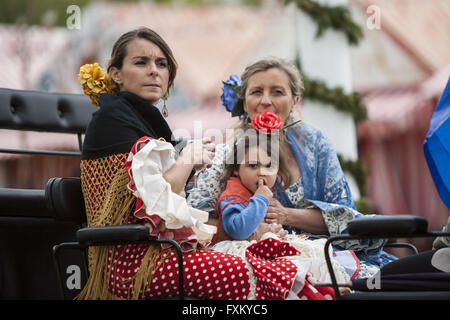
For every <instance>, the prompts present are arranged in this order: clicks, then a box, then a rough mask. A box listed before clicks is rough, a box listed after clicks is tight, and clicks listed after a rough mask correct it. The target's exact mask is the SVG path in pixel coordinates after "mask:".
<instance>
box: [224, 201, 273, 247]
mask: <svg viewBox="0 0 450 320" xmlns="http://www.w3.org/2000/svg"><path fill="white" fill-rule="evenodd" d="M230 201H231V200H224V201H222V202H221V203H220V208H223V207H224V206H225V205H226V204H227V203H229V202H230ZM268 206H269V200H267V198H265V197H264V196H262V195H260V194H255V195H254V196H253V197H251V198H250V202H249V204H248V206H247V207H246V206H245V205H244V204H243V203H232V204H229V205H228V206H227V207H226V208H225V210H223V212H222V226H223V229H224V230H225V232H226V233H227V234H228V235H229V236H230V237H231V238H233V239H234V240H245V239H247V238H248V237H250V236H251V235H252V233H253V232H255V230H256V228H257V227H258V225H259V224H260V223H261V222H262V221H263V219H264V217H265V215H266V212H267V207H268Z"/></svg>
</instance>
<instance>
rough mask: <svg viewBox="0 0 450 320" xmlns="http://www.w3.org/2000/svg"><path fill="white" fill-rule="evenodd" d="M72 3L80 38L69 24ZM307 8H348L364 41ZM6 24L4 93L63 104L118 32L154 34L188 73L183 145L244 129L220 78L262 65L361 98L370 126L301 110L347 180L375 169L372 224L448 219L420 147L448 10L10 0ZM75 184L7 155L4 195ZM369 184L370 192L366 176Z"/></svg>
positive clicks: (52, 142)
mask: <svg viewBox="0 0 450 320" xmlns="http://www.w3.org/2000/svg"><path fill="white" fill-rule="evenodd" d="M74 2H75V3H76V5H77V6H78V8H79V9H80V10H79V11H80V14H81V15H80V19H79V23H80V24H79V28H78V29H77V28H71V27H70V26H69V22H73V21H72V20H70V21H69V19H73V14H74V11H69V10H68V8H69V6H70V5H72V4H73V3H74ZM305 4H306V5H308V4H309V5H311V4H314V5H317V6H319V8H322V9H321V10H322V12H319V13H318V14H320V13H328V11H327V8H330V7H333V6H344V7H345V8H348V10H349V13H350V14H351V18H352V19H353V20H354V21H355V22H356V24H357V25H359V26H360V30H361V31H362V34H361V37H360V38H359V41H357V42H358V43H357V45H352V43H351V41H347V38H346V36H345V34H344V33H342V32H340V31H336V30H326V31H325V32H323V34H322V36H321V37H316V33H317V19H316V20H314V19H315V18H314V15H308V14H307V10H302V8H303V9H304V8H305V7H302V5H303V6H304V5H305ZM330 12H331V11H330ZM330 14H331V13H330ZM316 18H317V17H316ZM0 19H1V20H0V55H1V57H2V60H1V61H0V71H1V74H2V75H3V77H1V78H0V87H4V88H12V89H26V90H43V91H52V92H70V93H81V88H80V86H79V84H78V82H77V77H76V75H77V73H78V70H79V67H80V66H81V65H83V64H85V63H93V62H95V61H97V62H99V63H100V64H101V65H102V66H103V67H105V66H106V65H107V61H108V58H109V55H110V52H111V47H112V44H113V42H114V41H115V40H116V39H117V37H118V36H119V35H120V34H122V33H123V32H125V31H128V30H130V29H133V28H136V27H139V26H147V27H150V28H152V29H154V30H155V31H157V32H158V33H159V34H161V35H162V37H163V38H164V39H166V41H167V42H168V43H169V45H170V46H171V47H172V49H173V51H174V54H175V57H176V58H177V60H178V63H179V67H180V68H179V73H178V76H177V79H176V82H175V90H174V91H172V92H171V95H170V98H169V100H168V107H169V118H168V122H169V124H170V125H171V126H172V128H173V129H174V132H175V133H176V134H178V135H179V136H195V135H196V134H198V132H195V130H200V132H201V134H204V135H209V136H214V137H216V141H217V140H218V139H219V140H220V137H223V132H224V130H225V129H226V128H229V127H230V126H231V125H232V124H233V123H234V122H235V121H236V119H234V118H231V117H230V115H229V114H228V113H227V112H226V111H225V109H224V108H223V107H222V106H221V103H220V95H221V87H222V80H226V79H228V77H229V76H230V75H231V74H238V75H239V74H240V73H241V72H242V70H243V68H244V67H245V66H246V65H247V64H248V63H250V62H252V61H255V60H256V59H259V58H262V57H267V56H279V57H282V58H286V59H289V60H297V62H299V65H300V66H301V70H302V72H304V74H305V76H307V77H308V79H305V80H310V79H309V78H311V79H313V80H318V81H322V82H323V83H324V84H325V85H326V86H328V87H329V88H331V89H333V88H339V90H335V91H333V92H335V93H336V94H337V95H339V94H340V95H343V94H344V95H350V94H351V93H352V92H358V93H359V95H360V96H361V97H362V105H363V106H364V112H365V114H366V117H363V118H361V119H359V120H358V121H354V120H355V119H354V117H352V116H351V115H350V116H349V115H348V113H345V112H344V113H342V112H341V111H336V110H335V109H334V108H332V107H330V106H329V105H327V103H324V102H323V101H314V99H308V97H305V99H304V103H303V104H302V106H300V107H299V109H298V110H297V111H298V113H299V115H300V116H302V117H303V119H304V120H305V121H306V122H309V123H312V124H313V125H315V126H317V127H319V128H321V129H323V130H324V131H325V132H326V133H327V134H328V135H329V136H330V138H331V139H332V141H333V143H334V144H335V146H336V149H337V151H338V153H339V154H340V155H341V156H342V157H343V161H344V162H345V161H347V162H348V163H350V166H349V169H348V171H352V170H351V168H350V167H351V166H352V164H355V163H356V164H357V163H359V162H358V161H361V162H362V163H363V164H364V165H365V167H366V170H367V171H364V170H362V169H361V168H360V167H357V169H359V171H358V170H356V171H353V173H351V174H349V176H348V177H349V181H350V183H351V187H352V192H353V193H354V194H355V195H356V196H355V198H356V199H359V198H362V197H363V196H366V197H367V198H368V200H369V201H370V204H371V209H370V211H371V212H375V213H382V214H414V215H419V216H423V217H425V218H427V219H428V221H429V224H430V227H431V228H440V227H441V226H442V225H443V224H444V223H445V222H446V220H447V217H448V216H449V215H450V211H449V210H448V208H446V207H445V205H444V204H443V203H442V201H441V200H440V198H439V195H438V193H437V191H436V188H435V186H434V184H433V180H432V178H431V175H430V173H429V170H428V167H427V164H426V161H425V158H424V154H423V148H422V145H423V141H424V138H425V136H426V133H427V131H428V127H429V122H430V118H431V115H432V113H433V110H434V108H435V106H436V104H437V101H438V100H439V97H440V95H441V93H442V91H443V89H444V87H445V84H446V82H447V80H448V77H449V74H450V42H449V41H448V31H449V30H450V1H447V0H428V1H416V0H402V1H390V0H370V1H368V0H291V1H277V0H242V1H239V0H229V1H226V0H222V1H220V0H217V1H212V0H211V1H207V0H203V1H202V0H191V1H187V0H186V1H182V0H179V1H164V0H158V1H156V0H155V1H88V0H85V1H69V0H67V1H66V0H58V1H56V0H54V1H52V0H46V1H26V0H20V1H17V0H4V1H2V11H1V13H0ZM349 42H350V43H349ZM308 83H309V82H308ZM72 140H73V139H72V138H68V137H65V136H64V135H57V134H51V135H50V134H45V133H40V134H32V135H31V134H28V133H27V132H10V131H8V132H7V131H4V130H0V146H1V147H3V148H14V147H18V146H19V147H27V146H28V147H30V148H34V149H57V150H76V148H77V141H72ZM218 142H220V141H218ZM347 162H346V163H347ZM346 168H347V167H346ZM355 172H359V173H355ZM78 174H79V163H78V162H77V161H75V160H74V159H67V158H63V157H61V158H52V159H51V158H49V157H42V156H41V157H30V156H22V155H13V154H0V186H2V187H22V188H42V187H43V185H44V184H45V182H46V181H47V179H48V178H49V177H52V176H73V175H78ZM346 174H347V170H346ZM366 174H367V178H368V179H367V183H366V184H363V183H361V177H358V175H366Z"/></svg>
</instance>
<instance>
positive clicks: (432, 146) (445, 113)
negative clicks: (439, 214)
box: [423, 78, 450, 209]
mask: <svg viewBox="0 0 450 320" xmlns="http://www.w3.org/2000/svg"><path fill="white" fill-rule="evenodd" d="M449 118H450V78H449V80H448V82H447V86H446V88H445V90H444V92H443V93H442V95H441V98H440V99H439V103H438V105H437V106H436V109H435V110H434V113H433V115H432V117H431V121H430V128H429V130H428V133H427V136H426V139H425V141H424V146H423V147H424V154H425V159H426V161H427V163H428V168H429V170H430V173H431V176H432V177H433V181H434V184H435V185H436V189H437V190H438V193H439V196H440V197H441V199H442V202H444V204H445V205H446V206H447V208H449V209H450V120H449Z"/></svg>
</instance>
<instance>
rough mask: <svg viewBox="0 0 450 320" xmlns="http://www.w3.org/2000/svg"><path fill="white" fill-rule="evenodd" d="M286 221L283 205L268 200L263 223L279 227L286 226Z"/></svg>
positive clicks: (286, 216)
mask: <svg viewBox="0 0 450 320" xmlns="http://www.w3.org/2000/svg"><path fill="white" fill-rule="evenodd" d="M287 220H288V212H287V208H285V207H283V205H282V204H281V203H280V202H279V201H278V200H277V199H272V200H270V203H269V207H268V208H267V213H266V216H265V218H264V221H265V222H267V223H278V224H281V225H288V223H287Z"/></svg>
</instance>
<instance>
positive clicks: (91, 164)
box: [75, 154, 164, 300]
mask: <svg viewBox="0 0 450 320" xmlns="http://www.w3.org/2000/svg"><path fill="white" fill-rule="evenodd" d="M121 156H127V155H125V154H124V155H115V156H110V157H105V158H100V159H95V160H83V161H82V164H81V177H82V189H83V195H84V199H85V205H86V215H87V221H88V226H89V227H100V226H115V225H123V224H127V221H128V220H129V218H130V215H132V214H133V211H134V208H135V203H136V198H135V197H134V196H133V195H132V193H131V192H130V191H129V190H128V188H127V184H128V182H129V179H128V175H127V172H126V169H125V165H124V164H123V162H121V161H117V157H119V158H120V157H121ZM101 182H103V185H101V184H100V183H101ZM160 253H161V247H160V246H159V245H150V246H149V247H148V249H147V251H146V253H145V255H144V257H143V259H142V264H141V266H140V268H139V270H138V272H137V273H136V274H135V276H134V277H131V278H128V279H121V281H122V284H128V286H127V287H129V288H130V289H129V292H128V297H129V298H130V299H139V298H140V297H141V294H142V293H143V292H144V290H145V287H146V286H148V284H149V283H150V281H151V279H152V278H153V274H154V272H155V270H157V269H158V268H159V267H161V266H162V264H163V262H164V261H163V259H162V257H161V255H160ZM114 254H115V247H114V246H96V247H90V248H89V255H88V256H89V273H90V276H89V278H88V281H87V283H86V285H85V287H84V288H83V290H82V291H81V292H80V294H79V295H78V296H77V297H76V298H75V299H80V300H84V299H122V298H120V297H117V296H116V295H114V294H113V293H111V292H110V291H109V290H108V284H109V280H110V277H111V269H112V268H111V267H110V268H108V257H114ZM111 262H112V261H111ZM132 281H134V285H132V286H130V283H131V282H132Z"/></svg>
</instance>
